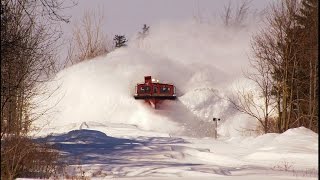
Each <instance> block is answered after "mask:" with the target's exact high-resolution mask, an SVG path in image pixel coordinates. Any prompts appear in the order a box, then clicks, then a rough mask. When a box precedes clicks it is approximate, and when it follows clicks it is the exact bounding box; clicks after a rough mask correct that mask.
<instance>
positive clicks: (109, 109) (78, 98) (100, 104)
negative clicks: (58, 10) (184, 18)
mask: <svg viewBox="0 0 320 180" xmlns="http://www.w3.org/2000/svg"><path fill="white" fill-rule="evenodd" d="M150 29H151V31H150V34H149V36H147V37H146V38H145V39H144V40H137V39H134V37H133V38H132V39H131V41H130V44H129V46H128V47H125V48H120V49H117V50H115V51H114V52H111V53H110V54H108V55H106V56H101V57H97V58H95V59H92V60H90V61H86V62H83V63H79V64H77V65H74V66H72V67H70V68H67V69H65V70H63V71H61V72H59V73H58V74H57V76H56V78H55V80H54V81H52V82H50V83H49V84H46V88H47V90H48V92H52V90H53V89H56V88H57V86H59V88H58V89H57V90H56V91H54V93H53V94H52V95H51V96H50V98H49V99H46V100H45V101H42V102H41V103H40V104H39V107H38V109H37V111H35V113H39V112H42V111H44V110H46V109H47V108H48V107H51V108H50V110H49V111H48V112H47V113H46V114H45V115H44V116H41V118H40V119H39V120H37V121H36V122H35V125H37V126H38V127H39V128H40V129H39V131H35V132H34V135H35V136H36V137H37V138H38V140H46V141H48V142H50V143H53V144H56V145H58V146H59V147H60V150H61V151H63V152H64V153H65V158H64V161H66V162H67V163H69V164H70V166H68V167H67V173H69V175H71V176H81V174H82V173H84V174H83V175H84V176H88V177H91V178H92V179H112V178H123V179H195V178H197V177H201V178H204V179H213V178H214V179H231V178H232V179H316V177H317V174H318V161H317V159H318V134H316V133H314V132H312V131H310V130H308V129H306V128H304V127H300V128H296V129H290V130H288V131H286V132H284V133H282V134H275V133H269V134H265V135H260V136H258V135H257V134H251V135H250V136H248V134H246V130H245V129H252V128H255V125H256V124H257V122H256V121H255V120H254V119H252V118H250V117H248V116H247V115H244V114H241V113H239V112H237V111H235V110H234V109H233V108H232V106H231V104H230V103H229V102H228V101H227V100H226V99H227V97H228V95H230V93H232V92H233V89H234V88H233V87H234V86H235V84H237V83H239V82H240V84H241V85H243V86H245V87H246V88H247V89H254V85H253V84H251V83H249V82H247V81H246V80H244V79H243V78H242V76H241V69H242V68H244V67H246V66H247V55H246V54H247V53H249V51H248V50H249V47H250V44H249V42H250V37H251V35H252V32H254V30H255V29H256V28H255V27H254V26H248V27H246V28H245V29H237V30H235V29H231V28H230V29H224V28H221V27H219V25H208V24H197V23H194V22H183V23H181V22H180V23H162V24H158V25H153V26H151V28H150ZM145 75H151V76H153V77H154V78H157V79H159V80H160V81H162V82H167V83H173V84H174V85H175V86H176V87H177V92H178V100H177V101H164V102H163V103H162V104H160V109H159V110H154V109H152V108H150V107H149V106H148V105H146V104H145V103H143V101H137V100H134V98H133V97H132V96H133V94H134V88H135V85H136V83H138V82H143V81H144V79H143V78H144V76H145ZM44 98H46V96H45V95H43V96H38V97H37V99H35V101H37V102H38V101H40V100H42V99H44ZM213 117H218V118H221V122H219V124H218V136H219V138H218V139H217V140H215V139H213V138H212V137H213V123H212V118H213ZM46 135H50V136H48V137H46Z"/></svg>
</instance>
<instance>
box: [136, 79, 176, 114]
mask: <svg viewBox="0 0 320 180" xmlns="http://www.w3.org/2000/svg"><path fill="white" fill-rule="evenodd" d="M134 98H135V99H141V100H145V101H146V102H148V103H149V104H150V105H151V106H152V107H153V108H154V109H156V108H157V104H158V103H160V102H161V101H163V100H175V99H176V89H175V86H174V85H172V84H164V83H159V81H158V80H155V79H152V78H151V76H145V77H144V83H139V84H137V86H136V92H135V95H134Z"/></svg>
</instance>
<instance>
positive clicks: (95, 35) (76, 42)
mask: <svg viewBox="0 0 320 180" xmlns="http://www.w3.org/2000/svg"><path fill="white" fill-rule="evenodd" d="M104 21H105V20H104V15H103V13H102V11H97V12H95V11H85V13H84V15H83V17H82V19H81V21H80V22H77V23H76V24H75V25H74V28H73V39H72V41H71V43H70V44H69V49H68V57H67V65H72V64H76V63H78V62H81V61H84V60H90V59H92V58H94V57H96V56H100V55H103V54H107V53H108V52H110V51H111V50H112V43H111V42H110V40H108V38H107V35H106V34H105V33H104V31H103V25H104Z"/></svg>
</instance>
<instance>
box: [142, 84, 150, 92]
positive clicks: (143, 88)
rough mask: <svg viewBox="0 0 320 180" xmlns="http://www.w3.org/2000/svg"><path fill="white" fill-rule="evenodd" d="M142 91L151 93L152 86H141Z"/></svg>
mask: <svg viewBox="0 0 320 180" xmlns="http://www.w3.org/2000/svg"><path fill="white" fill-rule="evenodd" d="M139 92H140V93H150V86H140V89H139Z"/></svg>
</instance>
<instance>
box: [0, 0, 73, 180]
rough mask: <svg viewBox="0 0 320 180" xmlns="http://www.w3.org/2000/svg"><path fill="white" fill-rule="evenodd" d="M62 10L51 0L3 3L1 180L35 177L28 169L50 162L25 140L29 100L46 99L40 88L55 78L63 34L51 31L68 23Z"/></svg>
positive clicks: (31, 118) (28, 127) (37, 146)
mask: <svg viewBox="0 0 320 180" xmlns="http://www.w3.org/2000/svg"><path fill="white" fill-rule="evenodd" d="M61 8H63V7H62V2H61V1H54V0H2V1H1V59H2V62H1V170H3V171H1V179H10V180H11V179H14V178H16V177H18V176H21V173H22V172H27V171H29V170H30V171H33V170H34V169H33V170H32V168H34V167H32V168H31V166H33V165H35V163H36V161H37V158H42V155H41V154H42V152H43V153H44V154H45V152H48V153H47V154H46V156H47V158H51V157H52V158H54V157H53V156H50V153H49V151H50V150H44V151H42V150H41V152H40V149H41V147H43V146H42V145H41V144H37V143H34V142H33V141H32V140H30V139H29V138H28V137H27V135H28V133H29V132H30V130H31V124H32V122H33V121H34V120H35V116H33V114H32V109H33V108H34V107H35V106H37V104H36V103H35V102H33V101H32V99H33V98H34V97H35V96H37V95H39V94H41V93H45V92H43V91H41V90H40V89H39V85H40V84H41V83H42V82H46V81H48V80H50V79H51V78H52V75H54V73H55V72H56V71H55V70H56V59H55V53H56V52H55V49H56V47H57V44H56V41H57V40H58V39H59V38H60V35H61V31H56V30H57V29H56V27H57V26H55V25H57V24H59V22H60V23H61V21H62V22H67V21H68V19H67V18H66V17H64V16H62V15H60V13H61V11H60V10H61ZM45 162H48V163H49V161H42V162H41V163H43V166H44V167H45V166H46V164H45ZM37 166H39V164H37ZM29 167H30V168H29ZM35 171H38V172H40V171H42V170H40V169H36V170H34V172H35ZM42 172H44V171H42Z"/></svg>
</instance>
